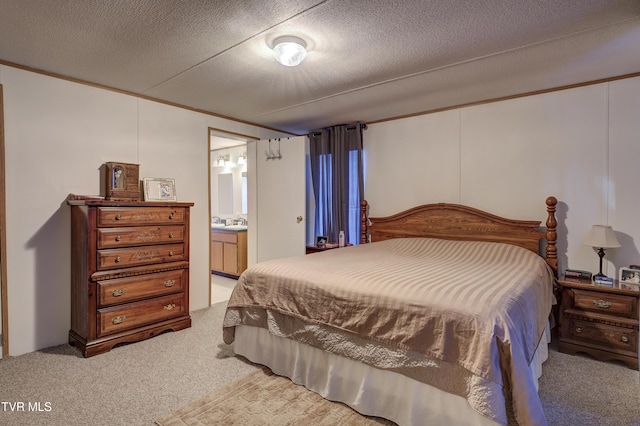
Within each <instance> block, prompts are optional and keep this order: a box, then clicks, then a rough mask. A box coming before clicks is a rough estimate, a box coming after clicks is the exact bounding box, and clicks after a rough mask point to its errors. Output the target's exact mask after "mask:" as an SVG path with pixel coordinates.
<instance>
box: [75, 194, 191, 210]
mask: <svg viewBox="0 0 640 426" xmlns="http://www.w3.org/2000/svg"><path fill="white" fill-rule="evenodd" d="M67 204H68V205H70V206H89V207H92V206H96V207H192V206H193V205H194V203H193V202H175V201H113V200H105V199H104V198H100V197H98V196H86V195H74V194H70V195H69V198H68V199H67Z"/></svg>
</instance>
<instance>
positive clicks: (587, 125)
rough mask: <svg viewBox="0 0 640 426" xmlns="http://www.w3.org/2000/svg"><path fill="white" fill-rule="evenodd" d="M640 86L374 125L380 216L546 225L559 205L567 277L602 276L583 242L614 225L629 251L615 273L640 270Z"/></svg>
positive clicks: (618, 254)
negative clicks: (468, 215)
mask: <svg viewBox="0 0 640 426" xmlns="http://www.w3.org/2000/svg"><path fill="white" fill-rule="evenodd" d="M639 116H640V78H633V79H625V80H619V81H614V82H611V83H603V84H598V85H592V86H585V87H580V88H575V89H570V90H564V91H558V92H552V93H547V94H541V95H536V96H529V97H524V98H518V99H512V100H506V101H502V102H496V103H488V104H484V105H479V106H474V107H467V108H460V109H457V110H452V111H446V112H441V113H434V114H428V115H423V116H417V117H411V118H406V119H402V120H396V121H391V122H383V123H378V124H371V125H369V128H368V130H366V131H365V142H364V147H365V155H366V169H365V170H366V171H365V174H366V176H365V182H366V188H365V197H366V199H367V200H368V201H369V203H370V205H371V207H370V211H371V215H372V216H386V215H389V214H392V213H396V212H399V211H401V210H404V209H406V208H409V207H411V206H414V205H418V204H425V203H433V202H450V203H461V204H468V205H471V206H473V207H476V208H480V209H483V210H487V211H490V212H492V213H494V214H497V215H500V216H505V217H510V218H516V219H535V220H541V221H543V225H544V220H545V219H546V206H545V199H546V197H547V196H549V195H553V196H555V197H556V198H558V200H559V206H558V215H557V216H558V219H559V226H558V233H559V235H558V255H559V260H560V269H561V270H563V269H565V268H567V267H571V268H579V269H586V270H590V271H594V272H597V269H598V257H597V255H596V254H595V252H594V251H593V249H591V248H589V247H586V246H584V245H582V239H583V238H584V236H585V235H586V233H587V232H588V230H589V228H590V227H591V225H593V224H609V225H612V226H613V228H614V230H615V231H616V232H617V236H618V238H619V239H620V242H621V243H622V245H623V247H622V248H620V249H617V250H609V251H608V252H607V258H606V259H608V260H609V261H610V262H605V263H606V265H605V271H604V272H605V273H606V274H608V275H609V276H617V275H616V274H617V269H618V268H619V267H621V266H628V265H629V264H632V263H636V264H638V263H640V253H639V252H638V248H637V242H636V240H637V239H638V238H640V223H638V221H637V220H636V217H637V215H636V212H637V211H638V210H639V209H640V197H637V196H636V193H637V190H636V186H637V182H638V177H637V172H636V171H635V169H636V168H637V166H636V163H637V162H638V159H639V158H640V120H638V117H639Z"/></svg>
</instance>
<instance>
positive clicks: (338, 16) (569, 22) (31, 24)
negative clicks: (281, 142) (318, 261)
mask: <svg viewBox="0 0 640 426" xmlns="http://www.w3.org/2000/svg"><path fill="white" fill-rule="evenodd" d="M282 35H297V36H299V37H301V38H303V39H304V40H305V41H306V42H307V45H308V46H309V53H308V55H307V58H306V59H305V61H304V62H303V63H302V64H301V65H300V66H298V67H295V68H289V67H284V66H282V65H280V64H278V63H277V62H275V60H274V59H273V58H272V56H271V52H270V48H269V46H270V43H271V42H272V41H273V39H275V38H277V37H278V36H282ZM0 61H3V62H4V63H10V64H17V65H20V66H24V67H29V68H33V69H37V70H41V71H45V72H48V73H54V74H58V75H62V76H66V77H71V78H74V79H80V80H84V81H88V82H92V83H97V84H99V85H104V86H108V87H112V88H116V89H120V90H125V91H129V92H132V93H136V94H141V95H144V96H147V97H151V98H156V99H160V100H164V101H168V102H172V103H177V104H180V105H184V106H187V107H191V108H196V109H200V110H204V111H208V112H212V113H215V114H219V115H222V116H226V117H230V118H234V119H238V120H242V121H246V122H250V123H255V124H258V125H261V126H265V127H270V128H274V129H280V130H284V131H289V132H292V133H299V134H301V133H306V132H307V131H309V130H311V129H316V128H320V127H323V126H329V125H333V124H340V123H344V122H349V121H355V120H360V121H364V122H371V121H378V120H384V119H387V118H392V117H398V116H404V115H410V114H413V113H417V112H421V111H429V110H434V109H439V108H446V107H449V106H453V105H460V104H465V103H470V102H477V101H482V100H486V99H492V98H498V97H503V96H511V95H516V94H520V93H525V92H531V91H537V90H545V89H549V88H553V87H559V86H565V85H571V84H577V83H583V82H588V81H593V80H598V79H601V78H608V77H614V76H619V75H625V74H629V73H636V72H640V0H474V1H465V0H459V1H456V0H405V1H402V0H400V1H389V0H349V1H346V0H343V1H339V0H334V1H330V0H328V1H318V0H270V1H268V2H265V1H264V0H235V1H232V0H228V1H211V0H209V1H206V0H199V1H197V0H83V1H77V0H0Z"/></svg>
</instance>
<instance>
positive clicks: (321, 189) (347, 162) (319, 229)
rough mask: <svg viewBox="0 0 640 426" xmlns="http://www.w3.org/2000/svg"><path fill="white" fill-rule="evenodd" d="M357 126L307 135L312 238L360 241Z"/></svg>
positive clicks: (360, 179) (359, 127) (361, 189)
mask: <svg viewBox="0 0 640 426" xmlns="http://www.w3.org/2000/svg"><path fill="white" fill-rule="evenodd" d="M363 127H364V126H363V125H362V124H361V123H359V122H358V123H355V124H344V125H340V126H333V127H328V128H324V129H321V130H316V131H313V132H311V133H309V149H310V161H311V179H312V181H313V192H314V198H315V202H316V214H315V235H316V236H318V235H326V236H328V237H329V241H332V242H333V241H335V242H337V241H338V234H339V232H340V231H344V233H345V240H346V242H349V243H352V244H358V243H359V242H360V235H359V232H360V200H361V199H362V196H363V192H364V180H363V167H362V129H363Z"/></svg>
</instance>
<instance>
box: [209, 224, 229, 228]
mask: <svg viewBox="0 0 640 426" xmlns="http://www.w3.org/2000/svg"><path fill="white" fill-rule="evenodd" d="M211 227H212V228H226V227H227V225H225V224H224V223H212V224H211Z"/></svg>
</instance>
